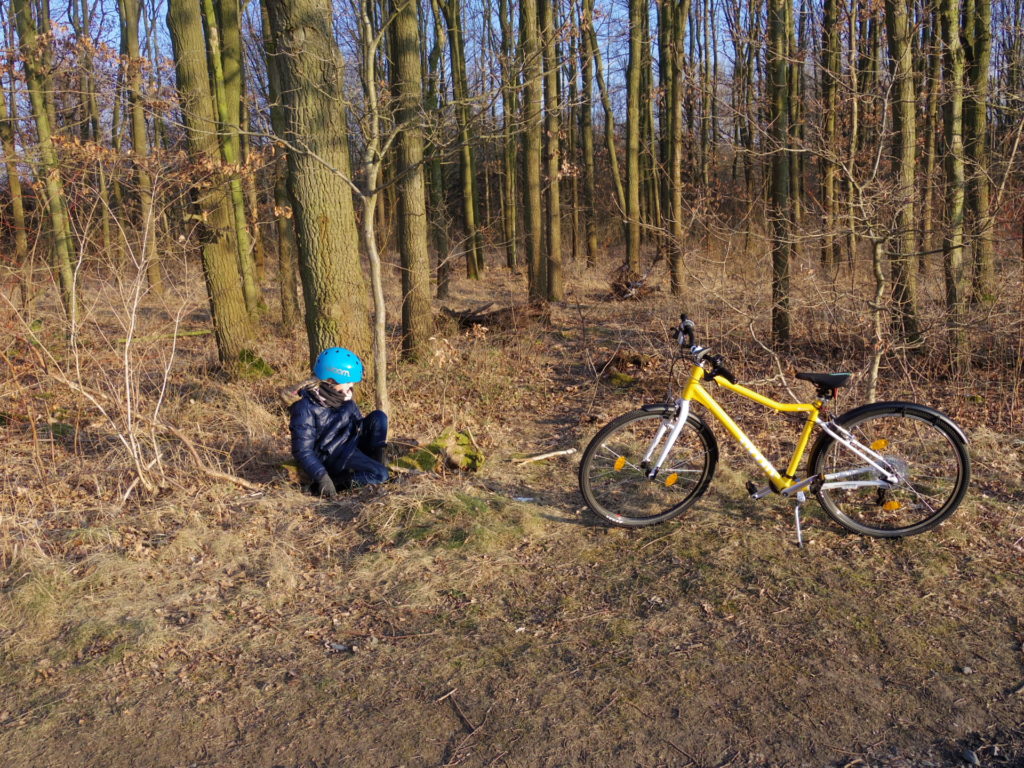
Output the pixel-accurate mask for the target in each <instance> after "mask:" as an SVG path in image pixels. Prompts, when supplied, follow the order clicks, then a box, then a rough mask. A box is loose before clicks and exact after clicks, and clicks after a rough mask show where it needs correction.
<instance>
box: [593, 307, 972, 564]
mask: <svg viewBox="0 0 1024 768" xmlns="http://www.w3.org/2000/svg"><path fill="white" fill-rule="evenodd" d="M673 335H674V337H675V340H676V341H677V342H678V345H679V349H680V355H684V354H688V355H689V357H690V359H691V361H692V363H693V367H692V369H691V371H690V376H689V379H688V380H687V382H686V385H685V386H684V388H683V391H682V395H681V396H680V397H679V398H677V399H676V400H675V401H674V402H664V403H655V404H651V405H644V406H642V407H641V408H640V409H638V410H635V411H631V412H630V413H626V414H624V415H622V416H620V417H618V418H617V419H615V420H614V421H612V422H610V423H609V424H608V425H607V426H605V427H604V428H603V429H602V430H601V431H600V432H598V433H597V435H595V436H594V439H593V440H591V441H590V444H589V445H588V446H587V448H586V450H584V452H583V458H582V459H581V461H580V468H579V480H580V491H581V492H582V493H583V498H584V500H585V501H586V503H587V505H588V506H589V507H590V509H591V510H593V511H594V512H595V513H596V514H597V515H599V516H601V517H602V518H604V519H605V520H606V521H608V522H609V523H612V524H614V525H622V526H627V527H639V526H644V525H654V524H656V523H661V522H664V521H666V520H671V519H672V518H674V517H676V516H677V515H679V514H680V513H682V512H683V511H684V510H686V509H687V508H688V507H690V506H692V505H693V504H694V503H695V502H696V501H697V500H698V499H699V498H700V497H701V496H702V495H703V494H704V492H705V491H706V490H707V488H708V485H709V484H710V482H711V479H712V477H713V476H714V474H715V467H716V466H717V464H718V444H717V442H716V440H715V436H714V433H713V432H712V431H711V429H710V427H708V425H707V423H706V422H705V421H704V419H702V418H701V417H700V416H699V415H697V414H696V413H694V412H693V410H692V407H691V406H692V405H693V404H694V403H697V404H698V405H701V406H703V407H704V408H705V410H706V411H707V412H708V413H710V414H711V415H712V416H714V418H715V419H716V420H717V421H718V422H719V423H720V424H721V425H722V426H723V427H724V428H725V430H726V431H727V432H728V433H729V434H730V435H732V437H733V438H734V439H735V440H736V441H737V442H738V443H739V444H740V445H741V446H743V448H744V449H745V450H746V451H747V453H749V454H750V456H751V457H753V459H754V461H755V462H756V463H757V465H758V466H759V467H760V468H761V471H762V472H764V474H765V475H766V476H767V478H768V485H766V486H765V487H763V488H757V487H756V486H755V485H754V484H753V483H751V482H748V483H747V490H748V491H749V493H750V495H751V496H752V497H753V498H756V499H761V498H764V497H765V496H767V495H769V494H770V493H777V494H780V495H781V496H783V497H786V498H790V499H793V500H794V501H795V502H796V507H795V510H794V517H795V521H796V529H797V540H798V541H799V542H800V543H801V544H802V543H803V538H802V533H801V529H800V511H801V508H802V506H803V504H804V502H805V501H806V498H807V497H806V494H807V492H808V491H811V492H813V493H814V494H815V495H816V496H817V498H818V501H819V502H820V503H821V506H822V507H823V508H824V509H825V511H826V512H827V513H828V514H829V515H830V516H831V517H832V518H833V519H834V520H836V522H838V523H839V524H840V525H842V526H844V527H845V528H848V529H849V530H851V531H854V532H856V533H861V534H865V535H867V536H882V537H897V536H911V535H913V534H916V533H923V532H924V531H927V530H930V529H932V528H934V527H935V526H937V525H938V524H939V523H941V522H942V521H943V520H945V519H946V518H948V517H949V516H950V515H951V514H953V512H954V511H956V508H957V507H958V506H959V505H960V502H961V501H963V498H964V494H965V493H966V492H967V485H968V482H969V480H970V474H971V468H970V458H969V456H968V454H967V436H966V435H965V434H964V431H963V430H962V429H961V428H960V427H959V426H958V425H957V424H956V423H955V422H954V421H953V420H952V419H950V418H949V417H948V416H946V415H945V414H943V413H940V412H939V411H937V410H935V409H933V408H929V407H927V406H924V405H918V404H917V403H907V402H879V403H870V404H868V405H862V406H860V407H859V408H854V409H853V410H851V411H847V412H846V413H844V414H843V415H842V416H839V417H838V418H835V419H831V420H828V421H825V420H823V419H822V418H821V413H822V409H823V408H824V407H825V405H826V404H827V403H828V402H829V401H830V400H832V399H833V398H834V397H835V394H836V390H837V389H839V388H840V387H843V386H845V385H846V384H847V383H848V382H849V380H850V376H851V374H849V373H798V374H796V378H798V379H800V380H802V381H807V382H810V383H811V384H813V385H814V387H815V389H816V394H817V396H816V398H815V400H814V401H813V402H810V403H782V402H779V401H777V400H773V399H771V398H769V397H765V396H764V395H760V394H758V393H757V392H755V391H753V390H751V389H748V388H747V387H744V386H742V385H741V384H738V383H737V382H736V377H735V376H734V375H733V374H732V373H731V372H730V371H729V369H728V368H726V367H725V364H724V362H723V360H722V358H721V357H720V356H718V355H714V354H712V353H711V351H710V350H709V349H707V348H705V347H702V346H699V345H698V344H697V343H696V331H695V328H694V325H693V322H692V321H690V320H688V319H687V317H686V315H683V316H682V317H681V318H680V324H679V327H678V328H674V329H673ZM673 362H674V361H673ZM708 380H711V381H714V382H715V383H716V384H718V385H719V386H720V387H723V388H724V389H727V390H729V391H730V392H735V393H736V394H738V395H742V396H743V397H746V398H749V399H750V400H753V401H754V402H756V403H759V404H761V405H763V406H765V407H766V408H770V409H772V410H773V411H776V412H777V413H788V414H802V415H803V417H802V420H803V430H802V432H801V433H800V436H799V439H798V440H797V444H796V448H795V449H794V451H793V455H792V457H791V458H790V460H789V464H788V465H787V467H786V468H785V470H784V471H783V470H780V469H777V468H776V467H775V466H774V465H773V464H772V463H771V462H770V461H768V459H766V458H765V457H764V454H763V453H761V451H760V450H758V448H757V446H756V445H754V443H753V442H752V441H751V439H750V438H749V437H747V435H746V434H745V433H744V432H743V430H742V429H740V427H739V426H738V425H737V424H736V422H735V421H733V420H732V418H730V416H729V414H727V413H726V412H725V411H724V410H723V409H722V407H721V406H720V405H719V404H718V403H717V402H716V401H715V399H714V398H713V397H712V396H711V394H710V393H709V392H708V391H707V389H705V387H704V385H703V383H702V382H705V381H708ZM798 418H799V417H798ZM815 428H817V429H819V430H820V433H819V435H818V437H817V440H816V441H815V443H814V445H813V447H812V448H811V451H810V454H809V458H808V462H807V473H806V476H805V477H803V478H802V479H799V480H798V479H797V470H798V468H799V466H800V460H801V459H802V458H803V455H804V452H805V451H806V449H807V446H808V445H809V444H810V440H811V435H812V433H813V432H814V430H815Z"/></svg>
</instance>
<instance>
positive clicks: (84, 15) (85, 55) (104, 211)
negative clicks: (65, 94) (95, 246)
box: [69, 0, 159, 292]
mask: <svg viewBox="0 0 1024 768" xmlns="http://www.w3.org/2000/svg"><path fill="white" fill-rule="evenodd" d="M76 9H77V12H76ZM69 12H70V16H71V24H72V26H73V27H74V30H75V36H76V37H77V38H78V41H79V45H80V46H81V48H80V56H81V62H82V63H81V72H82V76H81V99H82V113H83V114H82V126H81V127H82V140H83V141H92V142H94V143H95V144H96V145H97V146H99V145H100V144H101V137H102V135H103V134H102V128H101V118H100V108H99V99H98V98H97V96H96V67H95V62H94V59H93V41H92V39H91V35H90V31H89V24H90V19H91V13H90V8H89V0H81V3H80V4H79V3H77V2H76V0H71V2H70V3H69ZM95 184H96V191H97V193H98V198H99V199H98V201H97V202H98V204H99V209H100V247H101V248H102V252H103V253H110V252H111V249H112V248H113V238H112V231H111V221H110V213H111V209H110V193H109V191H108V189H107V171H106V168H105V167H104V164H103V159H102V155H99V157H98V159H97V162H96V175H95ZM157 292H159V287H158V288H157Z"/></svg>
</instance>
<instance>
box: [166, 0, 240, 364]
mask: <svg viewBox="0 0 1024 768" xmlns="http://www.w3.org/2000/svg"><path fill="white" fill-rule="evenodd" d="M167 26H168V29H169V30H170V33H171V43H172V44H173V47H174V63H175V68H176V71H177V75H178V96H179V99H180V100H181V112H182V118H183V121H184V124H185V136H186V140H187V143H188V148H189V152H190V154H191V156H192V159H193V162H194V163H195V165H196V166H197V167H199V168H204V167H205V168H206V169H207V172H209V170H208V169H210V168H215V167H218V166H219V165H220V154H221V149H220V142H219V141H218V139H217V134H216V131H215V129H216V120H215V118H214V114H213V96H212V94H211V92H210V74H209V69H208V67H207V59H206V46H205V42H204V39H203V23H202V17H201V16H200V12H199V4H198V3H197V2H194V0H169V2H168V7H167ZM192 194H193V200H194V204H195V209H196V213H195V214H194V215H193V218H195V220H196V221H197V222H199V224H198V226H197V229H198V230H199V239H200V241H201V242H202V248H203V272H204V274H205V276H206V288H207V292H208V294H209V297H210V315H211V316H212V318H213V325H214V332H215V334H216V339H217V352H218V354H219V356H220V361H221V365H222V366H223V367H224V368H225V370H227V372H228V373H229V374H231V375H239V374H242V373H244V371H245V369H246V362H247V361H248V360H250V359H251V356H252V353H251V350H250V344H251V343H252V338H253V333H252V325H251V323H250V319H249V315H248V312H247V311H246V307H245V299H244V297H243V296H242V288H241V284H240V283H239V280H238V261H237V254H238V250H237V246H236V244H235V240H234V227H233V221H232V212H231V201H230V199H229V197H228V194H227V190H226V189H225V187H224V185H223V184H219V183H213V184H209V185H205V184H197V185H196V186H194V187H193V188H192Z"/></svg>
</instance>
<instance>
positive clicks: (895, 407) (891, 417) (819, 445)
mask: <svg viewBox="0 0 1024 768" xmlns="http://www.w3.org/2000/svg"><path fill="white" fill-rule="evenodd" d="M836 423H837V424H839V425H841V426H842V427H844V428H845V429H847V430H849V431H850V432H851V433H853V435H854V437H855V438H856V439H857V440H858V441H859V442H861V443H862V444H864V445H867V446H869V447H872V449H873V450H875V451H877V452H878V453H880V454H882V455H883V456H884V457H885V458H886V459H887V460H888V462H889V464H890V465H891V466H892V467H893V468H894V469H895V470H896V472H897V474H898V475H899V476H900V482H899V484H897V486H896V487H895V488H890V489H880V488H856V489H834V488H832V489H830V488H819V489H818V490H817V492H816V495H817V497H818V501H819V502H820V504H821V506H822V508H823V509H824V510H825V512H826V513H828V515H829V516H830V517H832V519H833V520H835V521H836V522H838V523H839V524H840V525H842V526H843V527H844V528H847V529H848V530H851V531H854V532H855V533H861V534H864V535H866V536H876V537H882V538H899V537H904V536H913V535H915V534H918V533H924V532H925V531H929V530H931V529H932V528H935V527H936V526H937V525H939V524H940V523H941V522H942V521H943V520H946V519H947V518H948V517H949V516H950V515H952V514H953V513H954V512H955V511H956V509H957V507H959V506H960V503H961V502H962V501H963V499H964V495H965V494H966V493H967V486H968V484H969V482H970V477H971V461H970V456H969V455H968V452H967V438H966V436H965V435H964V433H963V430H961V429H960V427H959V426H957V425H956V423H955V422H953V420H952V419H950V418H949V417H948V416H946V415H945V414H943V413H940V412H939V411H936V410H934V409H932V408H928V407H927V406H923V405H918V404H916V403H902V402H892V403H874V404H871V405H865V406H861V407H860V408H855V409H854V410H852V411H848V412H847V413H844V414H843V415H842V416H840V417H839V418H838V419H837V420H836ZM852 464H858V465H863V462H862V461H860V460H859V459H857V458H856V456H854V455H853V454H852V453H851V452H850V451H848V450H846V449H845V448H843V446H842V444H841V443H839V442H837V441H836V440H835V439H834V438H832V437H829V436H828V435H827V434H821V435H820V436H819V438H818V440H817V442H816V443H815V444H814V447H813V448H812V449H811V454H810V457H809V458H808V472H809V475H817V474H820V473H832V472H838V471H842V470H843V469H844V468H849V466H850V465H852Z"/></svg>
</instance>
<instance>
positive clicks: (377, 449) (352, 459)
mask: <svg viewBox="0 0 1024 768" xmlns="http://www.w3.org/2000/svg"><path fill="white" fill-rule="evenodd" d="M387 440H388V417H387V414H386V413H384V411H371V412H370V413H368V414H366V416H365V417H364V418H363V422H362V424H360V426H359V442H358V443H357V446H356V450H354V451H352V455H351V456H349V457H348V460H347V461H346V462H345V465H344V466H341V467H328V470H329V471H330V473H331V479H332V480H334V482H335V485H338V487H339V488H341V487H345V486H348V485H378V484H379V483H386V482H387V481H388V468H387V467H386V466H384V464H383V459H384V445H385V443H387ZM378 459H379V460H378Z"/></svg>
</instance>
